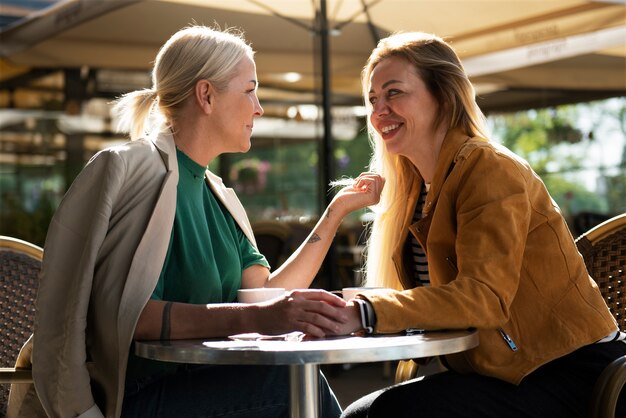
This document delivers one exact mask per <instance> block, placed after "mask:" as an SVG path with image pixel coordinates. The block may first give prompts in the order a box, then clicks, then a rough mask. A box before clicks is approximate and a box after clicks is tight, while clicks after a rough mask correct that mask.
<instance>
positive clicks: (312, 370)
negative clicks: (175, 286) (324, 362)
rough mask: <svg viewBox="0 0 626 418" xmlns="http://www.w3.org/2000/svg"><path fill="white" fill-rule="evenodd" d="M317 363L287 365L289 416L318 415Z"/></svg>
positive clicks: (299, 417)
mask: <svg viewBox="0 0 626 418" xmlns="http://www.w3.org/2000/svg"><path fill="white" fill-rule="evenodd" d="M319 373H320V367H319V364H315V363H309V364H292V365H289V393H290V399H289V412H290V416H291V418H317V417H318V416H319V403H320V396H319Z"/></svg>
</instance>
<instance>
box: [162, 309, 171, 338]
mask: <svg viewBox="0 0 626 418" xmlns="http://www.w3.org/2000/svg"><path fill="white" fill-rule="evenodd" d="M171 310H172V302H167V303H166V304H165V306H163V322H162V323H161V339H162V340H169V339H170V334H171V332H170V331H171V328H170V312H171Z"/></svg>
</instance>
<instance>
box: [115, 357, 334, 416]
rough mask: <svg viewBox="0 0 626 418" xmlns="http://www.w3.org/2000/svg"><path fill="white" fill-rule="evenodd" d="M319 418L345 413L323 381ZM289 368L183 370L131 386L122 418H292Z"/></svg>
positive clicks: (205, 367)
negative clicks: (290, 415) (290, 416)
mask: <svg viewBox="0 0 626 418" xmlns="http://www.w3.org/2000/svg"><path fill="white" fill-rule="evenodd" d="M320 377H321V379H320V388H319V393H320V398H321V404H320V416H321V417H324V418H338V417H339V415H340V414H341V408H340V406H339V403H338V402H337V399H336V398H335V395H334V394H333V392H332V391H331V390H330V388H329V386H328V382H327V381H326V378H325V377H324V376H323V375H321V376H320ZM288 416H289V369H288V367H287V366H200V365H182V366H180V367H179V368H178V369H177V371H176V372H175V373H173V374H167V375H164V376H158V377H157V376H154V377H149V378H146V379H142V380H139V381H135V382H128V383H127V385H126V389H125V396H124V404H123V407H122V418H131V417H136V418H139V417H141V418H150V417H152V418H157V417H158V418H170V417H171V418H179V417H180V418H191V417H194V418H200V417H202V418H209V417H211V418H217V417H220V418H225V417H228V418H283V417H284V418H287V417H288Z"/></svg>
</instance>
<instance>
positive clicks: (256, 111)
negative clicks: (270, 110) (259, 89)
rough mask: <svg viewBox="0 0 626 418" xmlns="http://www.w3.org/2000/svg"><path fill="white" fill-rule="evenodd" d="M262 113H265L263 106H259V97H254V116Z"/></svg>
mask: <svg viewBox="0 0 626 418" xmlns="http://www.w3.org/2000/svg"><path fill="white" fill-rule="evenodd" d="M263 113H265V111H264V110H263V107H262V106H261V102H260V101H259V98H258V97H257V98H256V104H255V107H254V114H255V116H262V115H263Z"/></svg>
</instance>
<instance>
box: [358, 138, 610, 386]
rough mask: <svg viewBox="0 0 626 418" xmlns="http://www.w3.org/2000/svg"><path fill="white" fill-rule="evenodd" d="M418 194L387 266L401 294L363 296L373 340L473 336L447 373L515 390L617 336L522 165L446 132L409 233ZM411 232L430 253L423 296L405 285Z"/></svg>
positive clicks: (547, 200) (557, 216) (540, 187)
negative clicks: (553, 364)
mask: <svg viewBox="0 0 626 418" xmlns="http://www.w3.org/2000/svg"><path fill="white" fill-rule="evenodd" d="M421 184H422V179H420V178H417V179H416V181H415V182H414V184H413V185H412V187H411V193H410V197H409V198H408V202H407V207H406V214H405V220H404V226H403V229H402V231H403V232H402V236H401V239H400V241H399V242H398V245H397V247H396V249H395V252H394V256H393V260H394V262H395V265H396V269H397V271H398V274H399V276H400V277H401V280H402V284H403V287H404V289H406V290H404V291H390V292H388V293H384V294H381V295H373V294H368V293H364V294H363V295H362V296H361V297H364V298H366V299H367V300H369V301H370V302H371V303H372V306H373V308H374V310H375V312H376V316H377V324H376V331H377V332H381V333H391V332H398V331H401V330H403V329H406V328H424V329H429V330H434V329H464V328H470V327H475V328H477V329H478V331H479V339H480V344H479V346H478V347H476V348H474V349H472V350H469V351H467V352H464V353H460V354H455V355H449V356H446V360H447V361H448V364H449V365H450V366H451V367H452V368H453V369H454V370H457V371H460V372H475V373H479V374H482V375H486V376H492V377H495V378H498V379H502V380H505V381H508V382H511V383H515V384H518V383H519V382H520V381H521V380H522V378H524V376H526V375H527V374H529V373H530V372H532V371H533V370H535V369H536V368H538V367H539V366H541V365H543V364H546V363H547V362H549V361H551V360H553V359H556V358H558V357H561V356H563V355H565V354H568V353H570V352H572V351H574V350H576V349H577V348H579V347H582V346H584V345H587V344H592V343H594V342H595V341H597V340H599V339H601V338H603V337H605V336H607V335H608V334H610V333H611V332H613V331H615V330H616V329H617V324H616V322H615V320H614V318H613V316H612V315H611V313H610V312H609V310H608V308H607V306H606V304H605V302H604V299H603V298H602V296H601V294H600V292H599V290H598V288H597V285H596V283H595V282H594V281H593V280H592V279H591V277H589V274H588V273H587V270H586V268H585V264H584V260H583V258H582V256H581V255H580V253H579V252H578V250H577V249H576V245H575V243H574V240H573V238H572V235H571V233H570V231H569V229H568V227H567V225H566V223H565V220H564V219H563V216H562V215H561V212H560V210H559V208H558V207H557V205H556V203H555V202H554V201H553V200H552V198H551V197H550V196H549V194H548V192H547V190H546V188H545V186H544V184H543V182H542V181H541V180H540V179H539V177H538V176H537V175H536V174H535V173H534V172H533V170H532V169H531V168H530V166H529V165H528V163H527V162H526V161H524V160H522V159H521V158H519V157H517V156H516V155H515V154H513V153H511V152H510V151H508V150H507V149H505V148H504V147H501V146H499V145H497V144H493V143H490V142H489V141H487V140H485V139H482V138H470V137H468V136H467V135H464V134H463V133H462V132H460V131H459V130H451V131H450V132H448V134H447V135H446V138H445V140H444V142H443V145H442V149H441V152H440V155H439V160H438V163H437V167H436V172H435V176H434V178H433V181H432V183H431V186H430V190H429V192H428V195H427V197H426V203H425V206H424V207H425V216H424V218H423V219H421V220H420V221H419V222H417V223H415V224H411V223H412V220H411V218H412V216H413V211H414V208H415V203H416V200H417V197H418V194H419V191H420V188H421ZM409 233H412V234H413V235H414V236H415V238H417V240H418V241H419V242H420V244H421V245H422V247H423V248H424V250H425V251H426V254H427V257H428V267H429V272H430V280H431V286H430V287H415V286H416V284H415V283H413V282H412V279H410V278H411V277H413V274H412V271H413V270H412V269H413V266H412V265H411V264H410V258H409V257H407V256H406V255H405V253H404V251H405V241H406V239H407V237H408V234H409ZM500 330H502V331H503V332H504V333H505V334H506V335H508V336H509V337H510V338H511V339H512V340H513V342H514V343H515V344H516V345H517V351H513V350H512V349H511V347H510V346H509V344H507V342H506V341H505V339H504V338H503V336H502V334H501V332H500Z"/></svg>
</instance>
